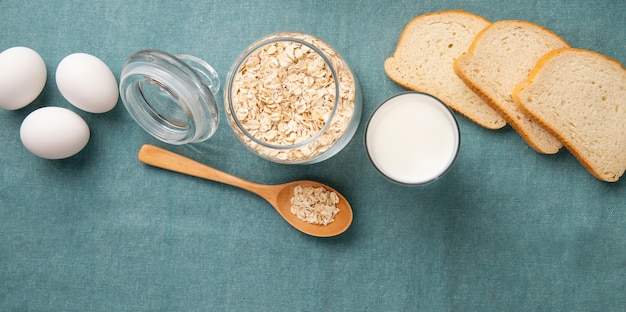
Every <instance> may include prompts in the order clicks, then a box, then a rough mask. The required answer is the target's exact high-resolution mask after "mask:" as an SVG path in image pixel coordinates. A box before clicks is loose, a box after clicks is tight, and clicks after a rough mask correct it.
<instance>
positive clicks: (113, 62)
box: [0, 0, 626, 311]
mask: <svg viewBox="0 0 626 312" xmlns="http://www.w3.org/2000/svg"><path fill="white" fill-rule="evenodd" d="M449 9H462V10H465V11H468V12H472V13H475V14H478V15H481V16H483V17H485V18H487V19H489V20H491V21H497V20H504V19H520V20H527V21H531V22H534V23H537V24H540V25H542V26H544V27H546V28H548V29H551V30H553V31H554V32H555V33H557V34H559V35H560V36H562V37H563V38H564V39H565V40H566V41H568V42H569V43H570V45H572V46H573V47H579V48H584V49H590V50H594V51H598V52H600V53H603V54H606V55H608V56H610V57H612V58H614V59H616V60H618V61H619V62H621V63H622V64H624V63H626V53H624V52H625V49H626V2H624V1H618V0H595V1H569V0H555V1H536V0H533V1H509V2H506V1H505V2H502V1H500V0H498V1H494V0H487V1H448V0H439V1H404V0H402V1H369V0H368V1H312V0H301V1H282V0H277V1H232V2H229V1H176V2H175V1H139V0H138V1H84V0H79V1H23V0H21V1H13V0H4V1H2V2H0V29H1V30H2V32H1V34H0V51H2V50H5V49H7V48H10V47H13V46H20V45H21V46H28V47H31V48H33V49H34V50H36V51H38V52H39V53H40V54H41V56H42V57H43V59H44V60H45V61H46V65H47V70H48V81H47V84H46V88H45V90H44V92H43V93H42V94H41V96H40V97H39V98H38V99H37V100H36V101H35V102H34V103H32V104H31V105H29V106H27V107H25V108H23V109H20V110H17V111H0V127H1V128H0V146H1V147H0V148H1V152H0V182H1V184H0V310H1V311H623V309H624V307H625V306H626V278H625V277H626V228H625V226H624V225H625V223H626V184H625V181H619V182H617V183H613V184H610V183H605V182H601V181H598V180H596V179H595V178H593V177H592V176H591V175H590V174H589V173H587V171H586V170H585V169H583V167H582V166H581V165H580V164H579V163H578V162H577V161H576V160H575V159H574V158H573V157H572V156H571V154H570V153H569V152H567V151H566V150H562V151H561V152H559V153H558V154H556V155H540V154H537V153H536V152H534V151H533V150H532V149H530V148H529V147H528V146H527V145H526V144H525V143H524V142H523V141H522V140H521V139H520V137H519V136H518V135H517V134H516V133H515V132H514V131H513V130H512V129H511V128H510V127H508V126H507V127H506V128H503V129H501V130H498V131H490V130H486V129H483V128H481V127H479V126H477V125H475V124H473V123H471V122H470V121H468V120H467V119H465V118H463V117H461V116H459V115H457V118H458V122H459V125H460V128H461V133H462V134H461V135H462V143H461V151H460V155H459V158H458V160H457V162H456V164H455V166H454V167H453V168H452V170H451V171H450V172H449V173H448V174H447V175H446V176H445V177H444V178H443V179H441V180H439V181H437V182H435V183H433V184H429V185H427V186H423V187H404V186H400V185H396V184H393V183H390V182H388V181H387V180H385V179H384V178H383V177H381V176H380V175H379V174H378V173H377V172H376V171H375V169H374V168H373V167H372V166H371V164H370V163H369V161H368V159H367V155H366V153H365V148H364V139H363V135H364V127H365V124H366V122H367V119H368V118H369V116H370V115H371V113H372V112H373V110H374V109H375V108H376V107H377V105H379V104H380V103H381V102H382V101H383V100H385V99H386V98H388V97H390V96H392V95H394V94H396V93H398V92H402V91H404V89H403V88H401V87H400V86H398V85H396V84H395V83H393V82H392V81H391V80H389V79H388V77H387V76H386V74H385V72H384V69H383V62H384V60H385V59H386V58H387V57H389V56H391V55H392V54H393V52H394V50H395V47H396V44H397V42H398V38H399V36H400V33H401V32H402V30H403V28H404V26H405V25H406V24H407V23H408V22H409V21H410V20H411V19H412V18H414V17H416V16H418V15H421V14H424V13H429V12H435V11H441V10H449ZM280 31H299V32H305V33H310V34H312V35H315V36H318V37H320V38H322V39H323V40H325V41H327V42H328V43H330V44H331V45H332V46H333V47H334V48H335V49H336V50H338V51H339V53H341V54H342V55H343V56H344V58H345V59H346V61H347V62H348V63H349V64H350V66H351V68H352V70H353V71H354V72H355V74H356V75H357V76H358V78H359V80H360V84H361V88H362V93H363V99H364V102H363V117H362V119H361V125H360V127H359V129H358V131H357V133H356V135H355V137H354V138H353V139H352V141H351V142H350V144H349V145H348V146H347V147H346V148H345V149H344V150H343V151H342V152H340V153H339V154H337V155H336V156H335V157H333V158H331V159H329V160H327V161H324V162H322V163H319V164H315V165H307V166H288V165H279V164H274V163H271V162H268V161H265V160H262V159H260V158H258V157H256V156H254V155H252V154H251V153H250V152H249V151H248V150H246V148H245V147H244V146H243V145H241V144H240V143H239V142H238V141H237V139H236V138H235V136H234V134H233V133H232V131H231V130H230V129H229V127H228V125H227V123H226V119H225V115H224V110H223V106H221V105H222V102H223V92H221V91H220V93H219V94H217V99H218V102H219V103H220V110H221V113H222V116H221V117H222V118H221V120H220V126H219V129H218V130H217V132H216V134H215V135H214V136H213V137H212V138H211V139H210V140H209V141H207V142H204V143H201V144H197V145H195V146H168V145H166V144H164V143H161V142H160V141H158V140H156V139H154V138H152V137H151V136H150V135H148V134H147V133H145V132H144V131H143V130H142V129H141V128H139V126H138V125H137V124H135V123H134V122H133V120H132V119H131V118H130V116H129V115H128V114H127V112H126V111H125V109H124V107H123V105H122V104H121V102H120V103H118V105H117V106H116V107H115V109H114V110H112V111H110V112H108V113H105V114H90V113H85V112H82V111H79V110H78V109H76V108H74V107H73V106H71V105H70V104H69V103H68V102H66V101H65V100H64V99H63V98H62V96H61V94H60V92H59V91H58V89H57V87H56V83H55V80H54V73H55V70H56V66H57V64H58V63H59V61H60V60H61V59H62V58H63V57H65V56H66V55H69V54H71V53H74V52H86V53H90V54H93V55H95V56H97V57H99V58H101V59H102V60H103V61H104V62H105V63H106V64H107V65H109V66H110V68H111V70H112V71H113V73H114V74H115V75H116V77H117V78H118V79H119V74H120V72H121V67H122V64H123V62H124V60H125V58H126V57H127V56H129V55H130V54H132V53H133V52H135V51H137V50H140V49H147V48H153V49H160V50H164V51H167V52H170V53H174V54H178V53H184V54H191V55H194V56H197V57H199V58H202V59H204V60H206V61H207V62H208V63H210V64H211V65H213V67H215V69H216V70H217V71H218V73H219V74H220V76H221V78H222V84H223V83H224V80H225V77H226V75H227V73H228V71H229V69H230V66H231V65H232V63H233V62H234V61H235V59H236V58H237V57H238V56H239V54H240V53H241V52H242V51H243V50H244V49H245V48H246V47H247V46H248V45H249V44H251V43H252V42H254V41H256V40H257V39H259V38H261V37H263V36H265V35H268V34H272V33H276V32H280ZM0 70H2V69H0ZM118 81H119V80H118ZM44 106H61V107H66V108H69V109H71V110H73V111H75V112H77V113H78V114H79V115H81V116H82V117H83V118H84V119H85V120H86V121H87V123H88V124H89V126H90V128H91V132H92V137H91V140H90V142H89V144H88V145H87V147H86V148H85V149H84V150H83V151H82V152H81V153H79V154H78V155H76V156H74V157H71V158H69V159H65V160H60V161H50V160H44V159H40V158H37V157H35V156H33V155H32V154H30V153H29V152H28V151H27V150H26V149H25V148H24V147H23V146H22V144H21V142H20V138H19V127H20V124H21V122H22V120H23V119H24V117H26V115H28V113H30V112H31V111H33V110H35V109H36V108H39V107H44ZM625 118H626V116H625ZM144 143H151V144H155V145H158V146H163V147H166V148H168V149H171V150H173V151H176V152H179V153H182V154H184V155H187V156H189V157H192V158H194V159H196V160H199V161H201V162H204V163H207V164H209V165H211V166H213V167H215V168H217V169H220V170H223V171H226V172H229V173H232V174H234V175H238V176H240V177H242V178H245V179H248V180H251V181H254V182H259V183H283V182H287V181H291V180H298V179H311V180H317V181H320V182H324V183H327V184H328V185H330V186H332V187H333V188H335V189H337V190H338V191H340V192H341V193H342V194H344V195H345V197H346V198H347V199H348V200H349V201H350V203H351V204H352V207H353V210H354V222H353V224H352V226H351V227H350V229H348V231H347V232H345V233H344V234H342V235H340V236H337V237H334V238H327V239H320V238H315V237H310V236H307V235H305V234H302V233H300V232H298V231H297V230H295V229H293V228H291V227H290V226H289V225H288V224H287V223H286V222H284V221H283V220H282V219H281V218H280V217H279V215H278V214H277V213H276V212H275V211H274V210H273V208H272V207H271V206H269V204H267V203H266V202H265V201H264V200H263V199H261V198H260V197H257V196H256V195H254V194H251V193H247V192H246V191H243V190H239V189H236V188H233V187H230V186H225V185H221V184H218V183H214V182H210V181H204V180H200V179H196V178H192V177H187V176H183V175H180V174H176V173H171V172H167V171H164V170H160V169H156V168H152V167H148V166H145V165H142V164H141V163H139V162H138V161H137V156H136V155H137V151H138V150H139V148H140V146H141V145H142V144H144ZM622 180H624V178H622Z"/></svg>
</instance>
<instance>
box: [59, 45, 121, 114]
mask: <svg viewBox="0 0 626 312" xmlns="http://www.w3.org/2000/svg"><path fill="white" fill-rule="evenodd" d="M55 79H56V84H57V87H58V88H59V91H60V92H61V94H62V95H63V97H64V98H65V99H66V100H67V101H68V102H70V103H71V104H72V105H74V106H76V107H77V108H79V109H82V110H84V111H86V112H90V113H105V112H108V111H110V110H112V109H113V107H115V105H116V104H117V100H118V98H119V91H118V89H117V81H116V80H115V76H113V72H111V69H109V67H108V66H107V65H106V64H105V63H104V62H103V61H102V60H100V59H99V58H97V57H95V56H93V55H91V54H87V53H74V54H70V55H68V56H66V57H65V58H63V60H61V62H60V63H59V65H58V66H57V70H56V76H55Z"/></svg>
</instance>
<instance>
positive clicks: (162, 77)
mask: <svg viewBox="0 0 626 312" xmlns="http://www.w3.org/2000/svg"><path fill="white" fill-rule="evenodd" d="M219 89H220V82H219V77H218V74H217V72H216V71H215V70H214V69H213V67H211V66H210V65H209V64H207V63H206V62H204V61H203V60H201V59H199V58H196V57H194V56H190V55H171V54H168V53H166V52H163V51H158V50H141V51H138V52H135V53H134V54H133V55H131V56H130V57H128V59H127V60H126V62H125V63H124V67H123V69H122V74H121V77H120V97H121V99H122V102H123V103H124V106H125V107H126V109H127V110H128V112H129V113H130V115H131V116H132V118H133V119H134V120H135V121H136V122H137V123H138V124H139V125H140V126H141V127H142V128H143V129H144V130H145V131H146V132H148V133H150V134H151V135H152V136H154V137H155V138H157V139H159V140H161V141H163V142H166V143H170V144H176V145H181V144H186V143H193V142H201V141H204V140H206V139H208V138H209V137H211V136H212V135H213V134H214V133H215V131H216V130H217V126H218V123H219V111H218V108H217V101H216V100H215V96H214V94H216V93H217V92H218V91H219Z"/></svg>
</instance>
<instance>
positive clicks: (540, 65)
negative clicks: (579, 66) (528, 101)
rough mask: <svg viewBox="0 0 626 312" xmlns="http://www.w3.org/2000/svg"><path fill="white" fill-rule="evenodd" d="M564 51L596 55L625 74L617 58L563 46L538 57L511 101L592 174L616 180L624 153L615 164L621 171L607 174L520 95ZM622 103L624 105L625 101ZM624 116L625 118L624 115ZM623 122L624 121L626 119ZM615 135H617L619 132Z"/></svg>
mask: <svg viewBox="0 0 626 312" xmlns="http://www.w3.org/2000/svg"><path fill="white" fill-rule="evenodd" d="M565 53H582V54H587V55H591V56H593V57H597V58H599V59H602V60H604V61H606V62H608V63H611V64H615V65H617V66H619V67H621V69H622V70H623V71H624V73H625V76H626V68H624V66H623V65H622V64H621V63H620V62H618V61H617V60H614V59H612V58H610V57H608V56H606V55H603V54H600V53H598V52H595V51H590V50H584V49H579V48H571V47H570V48H563V49H556V50H553V51H550V52H548V53H547V54H545V55H544V56H543V57H541V59H539V61H538V62H537V64H536V66H535V67H534V68H533V69H532V70H531V72H530V73H529V75H528V77H527V79H526V80H525V81H524V82H522V83H520V84H518V85H516V86H515V88H514V89H513V93H512V98H513V101H514V103H515V104H516V105H517V106H518V107H519V109H520V110H522V111H523V112H524V113H525V114H527V115H528V116H529V117H531V118H532V119H533V120H535V121H536V122H537V123H539V124H541V125H542V126H543V127H544V129H546V131H548V132H550V133H551V134H552V135H553V136H555V137H557V138H558V139H559V140H560V141H561V142H562V143H563V145H564V146H565V148H566V149H567V150H568V151H569V152H570V153H571V154H572V155H573V156H574V158H576V159H577V160H578V162H579V163H580V164H581V165H582V166H583V167H584V168H585V169H586V170H587V171H588V172H589V173H590V174H591V175H592V176H594V177H595V178H597V179H599V180H602V181H605V182H616V181H618V180H619V178H620V177H621V176H622V175H623V174H624V171H625V170H626V154H624V155H622V156H623V157H622V161H621V163H620V164H617V166H619V169H618V170H617V171H621V172H615V174H608V175H607V174H605V173H603V172H601V170H600V168H599V167H598V166H597V165H596V164H595V161H594V160H593V159H590V158H588V157H586V156H585V155H584V153H583V152H581V149H582V147H580V146H578V145H577V144H576V142H573V141H572V140H570V139H569V138H568V136H567V135H565V134H564V133H563V131H562V130H561V129H558V128H557V127H556V125H555V123H554V122H550V121H549V120H546V119H545V118H544V117H543V116H542V115H540V114H536V113H535V112H533V111H532V110H531V109H529V108H528V107H527V106H526V105H525V104H524V100H523V99H522V97H521V93H522V92H523V91H524V90H525V89H526V88H527V87H529V86H531V85H533V84H534V83H535V79H536V78H537V76H538V75H539V74H540V73H541V72H542V70H544V68H546V65H547V64H549V63H550V62H551V61H552V60H553V59H555V58H556V57H558V56H561V55H564V54H565ZM625 85H626V81H625ZM573 92H575V91H573ZM624 100H626V98H624ZM623 105H626V102H625V103H624V104H623ZM624 117H625V118H626V116H624ZM624 122H625V123H626V121H624ZM603 126H604V125H601V126H599V127H603ZM625 127H626V126H625ZM617 135H619V133H618V134H617ZM622 149H623V150H625V151H626V146H622Z"/></svg>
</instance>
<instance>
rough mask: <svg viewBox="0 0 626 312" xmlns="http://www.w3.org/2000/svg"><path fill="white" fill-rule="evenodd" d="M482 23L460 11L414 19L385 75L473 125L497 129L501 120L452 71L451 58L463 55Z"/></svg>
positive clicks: (403, 35)
mask: <svg viewBox="0 0 626 312" xmlns="http://www.w3.org/2000/svg"><path fill="white" fill-rule="evenodd" d="M489 23H490V22H489V21H487V20H486V19H484V18H482V17H480V16H478V15H474V14H471V13H467V12H464V11H456V10H455V11H442V12H437V13H430V14H425V15H421V16H418V17H416V18H414V19H413V20H412V21H410V22H409V23H408V24H407V25H406V27H405V28H404V30H403V32H402V34H401V35H400V40H399V42H398V46H397V47H396V51H395V52H394V55H393V57H390V58H388V59H387V60H386V61H385V72H386V73H387V75H388V76H389V78H390V79H391V80H393V81H394V82H396V83H397V84H399V85H401V86H403V87H405V88H407V89H411V90H414V91H420V92H425V93H430V94H432V95H434V96H435V97H437V98H438V99H439V100H441V101H442V102H444V103H445V104H446V105H448V107H450V108H451V109H453V110H455V111H457V112H458V113H460V114H461V115H464V116H465V117H467V118H468V119H470V120H472V121H474V122H475V123H477V124H479V125H481V126H483V127H485V128H488V129H499V128H502V127H504V126H505V125H506V122H505V121H504V118H502V116H500V115H499V114H498V113H497V112H496V111H495V110H493V109H492V108H491V107H489V106H488V105H487V104H485V102H484V101H483V100H482V99H481V98H480V97H478V96H477V95H476V94H475V93H473V92H472V91H471V90H470V89H469V88H468V87H467V86H465V84H464V83H463V82H462V81H461V80H460V79H459V78H458V77H457V76H456V74H455V73H454V70H453V69H452V63H453V61H454V59H455V58H457V57H458V56H460V55H461V54H463V53H465V52H466V51H467V49H468V48H469V46H470V44H471V42H472V40H473V39H474V37H475V36H476V34H478V32H479V31H480V30H482V29H483V28H485V27H486V26H487V25H489Z"/></svg>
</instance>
